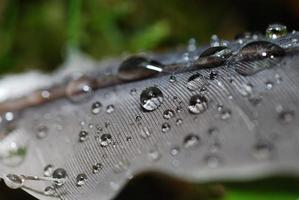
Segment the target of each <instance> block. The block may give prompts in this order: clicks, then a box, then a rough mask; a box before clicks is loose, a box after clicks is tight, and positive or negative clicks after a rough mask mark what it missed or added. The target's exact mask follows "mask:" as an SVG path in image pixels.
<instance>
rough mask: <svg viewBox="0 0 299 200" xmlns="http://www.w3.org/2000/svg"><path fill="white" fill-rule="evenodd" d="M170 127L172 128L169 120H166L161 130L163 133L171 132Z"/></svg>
mask: <svg viewBox="0 0 299 200" xmlns="http://www.w3.org/2000/svg"><path fill="white" fill-rule="evenodd" d="M170 129H171V126H170V124H168V123H167V122H165V123H163V124H162V128H161V130H162V132H163V133H166V132H169V131H170Z"/></svg>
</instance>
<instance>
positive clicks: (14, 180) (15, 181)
mask: <svg viewBox="0 0 299 200" xmlns="http://www.w3.org/2000/svg"><path fill="white" fill-rule="evenodd" d="M3 180H4V183H5V184H6V186H7V187H9V188H11V189H19V188H21V187H22V186H23V184H24V181H25V180H24V178H23V177H22V176H19V175H16V174H7V175H6V176H4V178H3Z"/></svg>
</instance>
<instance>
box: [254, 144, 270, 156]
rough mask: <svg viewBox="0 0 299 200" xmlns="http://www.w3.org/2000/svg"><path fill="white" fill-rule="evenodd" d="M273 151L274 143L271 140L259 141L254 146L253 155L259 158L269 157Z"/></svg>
mask: <svg viewBox="0 0 299 200" xmlns="http://www.w3.org/2000/svg"><path fill="white" fill-rule="evenodd" d="M272 152H273V145H272V144H270V143H269V142H264V141H259V142H258V143H257V144H256V145H255V146H254V152H253V156H254V157H255V158H256V159H258V160H265V159H269V158H270V156H271V154H272Z"/></svg>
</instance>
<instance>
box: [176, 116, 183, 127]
mask: <svg viewBox="0 0 299 200" xmlns="http://www.w3.org/2000/svg"><path fill="white" fill-rule="evenodd" d="M182 123H183V120H182V119H181V118H179V119H177V120H176V121H175V124H176V125H177V126H181V125H182Z"/></svg>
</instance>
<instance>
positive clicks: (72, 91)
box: [65, 77, 95, 103]
mask: <svg viewBox="0 0 299 200" xmlns="http://www.w3.org/2000/svg"><path fill="white" fill-rule="evenodd" d="M94 87H95V83H94V81H93V80H91V79H89V78H87V77H81V78H79V79H75V80H72V81H70V82H69V83H68V84H67V86H66V89H65V93H66V96H67V97H68V99H69V100H70V101H71V102H73V103H79V102H83V101H86V100H88V99H89V98H90V97H91V96H92V95H93V88H94Z"/></svg>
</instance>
